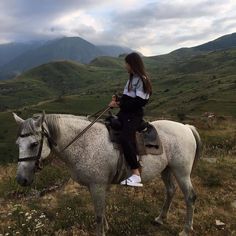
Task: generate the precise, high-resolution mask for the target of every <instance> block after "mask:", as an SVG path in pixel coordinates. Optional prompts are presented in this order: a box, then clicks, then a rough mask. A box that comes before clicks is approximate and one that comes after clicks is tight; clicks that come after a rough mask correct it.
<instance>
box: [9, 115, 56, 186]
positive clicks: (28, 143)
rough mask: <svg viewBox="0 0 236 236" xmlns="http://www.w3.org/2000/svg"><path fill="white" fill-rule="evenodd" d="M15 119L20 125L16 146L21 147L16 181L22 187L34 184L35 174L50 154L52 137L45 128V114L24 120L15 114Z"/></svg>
mask: <svg viewBox="0 0 236 236" xmlns="http://www.w3.org/2000/svg"><path fill="white" fill-rule="evenodd" d="M13 115H14V118H15V120H16V122H17V124H18V125H19V132H18V137H17V140H16V144H17V145H18V146H19V157H18V168H17V175H16V179H17V182H18V183H19V184H20V185H22V186H27V185H30V184H31V183H32V182H33V179H34V174H35V172H36V171H37V170H40V169H41V162H42V161H43V160H45V159H46V158H47V157H48V156H49V154H50V152H51V148H50V146H51V145H50V140H49V139H50V137H49V134H48V130H47V129H46V128H45V126H44V125H45V123H44V119H45V114H44V113H43V114H42V115H40V116H39V117H37V118H36V119H33V118H29V119H27V120H23V119H22V118H20V117H19V116H17V115H16V114H15V113H13Z"/></svg>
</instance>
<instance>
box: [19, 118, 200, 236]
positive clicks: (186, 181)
mask: <svg viewBox="0 0 236 236" xmlns="http://www.w3.org/2000/svg"><path fill="white" fill-rule="evenodd" d="M14 118H15V120H16V122H17V123H18V124H19V133H18V138H17V141H16V143H17V144H18V145H19V158H18V168H17V175H16V178H17V181H18V183H19V184H20V185H23V186H26V185H30V184H31V183H32V181H33V178H34V174H35V171H36V169H37V168H40V164H41V162H42V161H43V160H45V159H47V157H48V156H49V154H50V153H51V152H53V153H54V154H56V156H57V157H58V158H61V160H63V161H64V162H65V163H66V165H67V166H68V167H69V169H70V172H71V176H72V178H73V179H74V180H75V181H77V182H78V183H80V184H82V185H86V186H88V188H89V191H90V193H91V196H92V199H93V203H94V208H95V214H96V222H97V227H96V232H97V235H99V236H100V235H103V236H104V235H105V232H106V231H107V230H108V224H107V221H106V218H105V212H104V209H105V195H106V191H107V189H108V186H109V185H110V184H118V183H120V181H121V180H123V179H125V178H127V177H128V176H129V175H130V170H129V168H127V165H126V162H125V161H124V158H123V156H121V154H120V152H119V151H118V150H117V149H116V148H115V147H114V145H113V143H112V142H111V141H110V139H109V134H108V130H107V128H106V127H105V125H104V124H102V123H99V122H97V123H95V124H94V125H93V126H92V127H91V128H90V129H89V130H88V131H87V132H85V133H84V134H83V135H82V136H81V137H80V138H79V139H78V140H76V141H75V142H74V143H72V144H71V145H70V146H69V147H68V148H67V149H65V150H64V151H63V152H62V151H61V150H62V149H63V148H64V147H65V146H66V145H67V144H68V143H69V142H70V141H71V140H72V139H73V138H74V137H75V136H76V135H78V133H80V132H81V131H82V130H83V129H84V128H85V127H87V126H88V125H89V124H90V121H89V120H88V119H87V118H86V117H79V116H73V115H58V114H48V115H44V114H42V115H41V116H39V117H38V118H35V119H33V118H29V119H27V120H23V119H22V118H20V117H19V116H17V115H16V114H14ZM152 124H153V125H154V127H155V128H156V130H157V132H158V134H159V137H160V139H161V142H162V145H163V154H161V155H158V156H155V155H145V156H142V162H143V167H142V181H143V183H145V182H147V181H150V180H152V179H153V178H155V177H156V176H157V175H158V174H161V177H162V179H163V181H164V184H165V187H166V199H165V202H164V205H163V207H162V210H161V213H160V214H159V216H158V217H157V218H155V222H156V223H158V224H163V221H164V220H165V219H166V218H167V213H168V210H169V207H170V204H171V201H172V198H173V196H174V193H175V191H176V186H175V184H174V177H175V178H176V180H177V183H178V185H179V187H180V189H181V190H182V192H183V194H184V198H185V203H186V221H185V225H184V229H183V231H182V232H181V233H180V235H189V234H190V232H191V231H192V230H193V213H194V202H195V199H196V194H195V193H194V190H193V186H192V183H191V179H190V174H191V171H192V168H193V165H194V162H195V160H197V159H198V158H199V157H200V147H201V140H200V137H199V134H198V133H197V131H196V129H195V127H193V126H190V125H184V124H181V123H177V122H173V121H169V120H159V121H154V122H152ZM144 186H145V185H144Z"/></svg>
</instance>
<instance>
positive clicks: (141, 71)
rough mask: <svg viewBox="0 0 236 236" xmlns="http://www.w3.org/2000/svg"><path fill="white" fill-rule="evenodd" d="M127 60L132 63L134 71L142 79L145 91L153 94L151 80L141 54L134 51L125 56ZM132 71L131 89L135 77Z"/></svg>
mask: <svg viewBox="0 0 236 236" xmlns="http://www.w3.org/2000/svg"><path fill="white" fill-rule="evenodd" d="M125 62H126V63H128V64H129V65H130V67H131V70H132V73H133V74H136V75H138V76H139V77H140V78H141V79H142V81H143V89H144V92H145V93H149V94H150V95H151V94H152V85H151V81H150V79H149V77H148V75H147V72H146V70H145V66H144V63H143V60H142V58H141V56H140V55H139V54H138V53H136V52H132V53H130V54H128V55H127V56H126V57H125ZM132 73H131V74H130V80H129V89H130V84H131V81H132V78H133V74H132Z"/></svg>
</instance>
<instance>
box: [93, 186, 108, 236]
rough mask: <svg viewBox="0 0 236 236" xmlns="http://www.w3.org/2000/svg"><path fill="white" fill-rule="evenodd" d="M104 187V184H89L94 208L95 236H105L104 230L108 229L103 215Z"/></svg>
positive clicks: (105, 187)
mask: <svg viewBox="0 0 236 236" xmlns="http://www.w3.org/2000/svg"><path fill="white" fill-rule="evenodd" d="M106 189H107V185H105V184H91V185H90V186H89V191H90V193H91V197H92V200H93V204H94V209H95V216H96V223H97V227H96V233H97V236H105V232H106V231H107V230H108V223H107V220H106V217H105V197H106Z"/></svg>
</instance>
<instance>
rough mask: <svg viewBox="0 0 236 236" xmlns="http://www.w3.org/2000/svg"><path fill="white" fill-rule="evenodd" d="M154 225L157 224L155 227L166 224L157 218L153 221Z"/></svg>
mask: <svg viewBox="0 0 236 236" xmlns="http://www.w3.org/2000/svg"><path fill="white" fill-rule="evenodd" d="M153 224H155V225H163V224H164V222H163V220H162V219H161V218H159V217H157V218H155V220H154V221H153Z"/></svg>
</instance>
